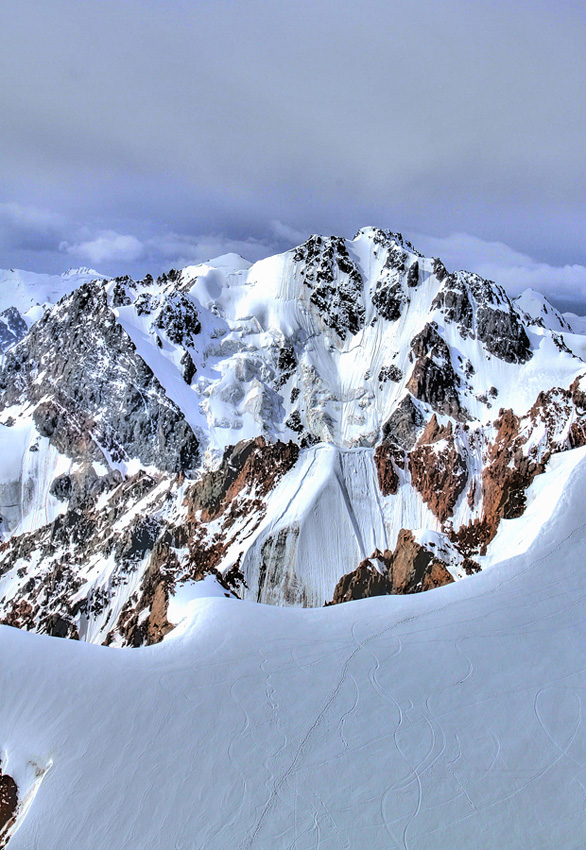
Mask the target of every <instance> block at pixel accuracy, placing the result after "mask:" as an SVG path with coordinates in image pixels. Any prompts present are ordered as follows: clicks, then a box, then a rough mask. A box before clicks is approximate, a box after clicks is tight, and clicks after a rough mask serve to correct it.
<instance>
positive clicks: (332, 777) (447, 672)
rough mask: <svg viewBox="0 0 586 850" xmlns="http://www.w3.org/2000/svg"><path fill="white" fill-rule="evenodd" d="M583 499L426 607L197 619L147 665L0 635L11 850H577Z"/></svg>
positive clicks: (581, 810) (564, 500)
mask: <svg viewBox="0 0 586 850" xmlns="http://www.w3.org/2000/svg"><path fill="white" fill-rule="evenodd" d="M580 451H582V452H583V450H580ZM585 487H586V460H585V459H584V458H583V459H582V460H581V461H580V463H578V464H577V466H576V467H575V469H574V470H573V472H572V473H571V474H570V477H569V481H568V484H567V486H566V487H565V489H564V495H562V497H561V499H560V501H559V503H558V507H557V508H556V510H555V512H554V513H553V515H552V516H551V517H550V519H549V520H548V521H547V522H546V523H545V525H544V526H543V528H542V530H541V531H540V533H539V534H538V536H537V537H536V539H535V541H534V543H533V545H532V546H531V547H530V549H529V550H528V551H527V552H526V553H525V554H523V555H521V556H519V557H518V558H516V559H514V560H510V561H508V562H505V563H501V564H499V565H495V566H493V567H491V568H490V569H487V570H486V571H485V572H483V573H482V574H479V575H477V576H475V577H474V578H472V579H470V580H469V581H465V582H458V583H456V584H452V585H449V586H446V587H442V588H439V589H437V590H435V591H432V592H430V593H424V594H416V595H413V596H406V597H392V596H390V597H380V598H376V599H369V600H364V601H360V602H356V603H354V604H350V605H340V606H335V607H333V608H327V609H320V610H301V609H279V608H275V607H272V606H261V605H254V604H252V603H244V602H237V601H233V600H226V599H211V598H209V599H199V600H195V601H194V602H193V603H191V605H192V608H191V615H192V616H191V619H190V620H189V622H188V623H187V624H185V625H184V626H183V627H182V628H181V629H178V630H176V631H175V632H174V633H173V635H171V636H170V637H169V638H168V639H167V640H166V641H165V642H164V643H163V644H160V645H158V646H155V647H149V648H145V649H138V650H136V651H135V652H125V651H118V650H112V649H107V648H103V647H98V646H92V645H89V644H80V643H77V642H73V641H59V640H56V639H52V638H48V637H42V636H37V635H33V634H27V633H25V632H21V631H19V630H16V629H10V628H7V627H2V628H0V641H1V643H0V693H1V694H2V699H1V701H0V758H1V759H2V766H3V769H4V770H5V771H6V772H8V773H10V775H12V776H13V777H14V778H15V780H16V781H17V783H18V784H19V787H20V789H21V793H22V794H23V795H24V794H27V793H29V791H30V792H31V793H30V795H29V799H30V798H32V796H33V793H32V792H34V791H36V796H35V797H34V799H33V800H32V803H31V805H30V809H29V811H28V813H27V814H26V816H25V817H24V818H23V819H22V821H21V825H20V827H19V829H18V831H17V832H16V833H15V834H14V836H13V838H12V839H11V841H10V845H9V848H10V850H35V848H36V850H45V848H75V850H102V848H103V850H170V848H171V850H173V848H174V850H195V848H202V847H205V848H206V850H249V848H271V850H286V848H287V849H288V850H292V848H296V850H306V848H307V850H308V848H320V850H340V848H358V847H365V848H366V847H367V848H370V850H377V848H381V850H383V848H384V850H389V848H401V849H402V850H437V848H455V849H456V848H457V850H468V848H469V850H478V848H482V850H491V849H492V848H494V850H497V848H498V850H506V849H507V848H510V850H518V849H519V848H525V847H531V848H532V850H540V848H542V850H552V848H556V850H573V849H574V848H578V847H583V846H584V844H585V843H586V810H585V796H586V726H585V725H584V723H583V710H584V709H583V701H584V697H585V695H586V652H585V651H584V646H585V644H584V640H583V638H584V628H585V627H584V623H585V622H586V573H585V571H584V563H583V556H582V551H583V546H584V543H585V541H586V523H585V521H584V513H583V508H582V493H583V492H584V488H585ZM539 498H540V496H539V494H536V496H535V499H537V500H538V499H539Z"/></svg>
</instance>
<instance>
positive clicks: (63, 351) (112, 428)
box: [0, 281, 199, 472]
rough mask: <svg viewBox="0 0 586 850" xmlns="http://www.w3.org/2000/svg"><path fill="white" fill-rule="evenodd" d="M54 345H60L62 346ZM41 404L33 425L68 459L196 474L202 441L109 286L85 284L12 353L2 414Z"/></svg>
mask: <svg viewBox="0 0 586 850" xmlns="http://www.w3.org/2000/svg"><path fill="white" fill-rule="evenodd" d="M56 341H58V345H57V346H56V344H55V343H56ZM25 400H26V402H27V403H28V404H31V405H35V411H34V416H35V423H36V425H37V429H38V431H39V433H40V434H41V435H42V436H47V437H49V439H50V440H51V441H52V442H53V443H54V445H55V446H56V447H57V448H58V449H59V451H60V452H62V453H63V454H68V455H70V456H73V457H76V458H80V459H81V458H86V457H89V458H91V459H92V460H98V461H102V462H107V461H106V459H105V456H104V452H106V453H107V454H108V455H109V456H110V457H112V458H113V459H114V460H123V459H129V458H132V457H136V458H138V459H139V460H140V461H141V462H142V463H143V464H144V465H147V466H148V465H150V464H152V465H154V466H156V467H157V468H158V469H161V470H164V471H166V472H179V471H185V472H193V470H194V469H195V468H196V466H197V464H198V460H199V443H198V440H197V438H196V436H195V434H194V433H193V431H192V429H191V427H190V426H189V425H188V424H187V422H186V421H185V418H184V416H183V414H182V413H181V411H180V410H179V409H178V407H177V406H176V405H175V404H174V403H173V402H172V401H171V400H170V399H169V398H168V396H167V395H166V393H165V390H164V388H163V387H162V385H161V384H160V383H159V381H158V380H157V379H156V378H155V376H154V374H153V372H152V370H151V369H150V368H149V367H148V366H147V364H146V363H145V362H144V360H143V359H142V358H141V357H140V356H139V355H138V353H137V350H136V347H135V345H134V343H133V342H132V340H131V339H130V337H129V336H128V334H127V333H126V332H125V331H124V330H123V328H122V327H121V325H120V324H118V322H117V321H116V319H115V317H114V315H113V314H112V312H111V311H110V309H109V307H108V304H107V297H106V292H105V290H104V287H103V285H102V284H101V283H100V282H98V281H94V282H91V283H87V284H84V285H82V286H81V287H80V288H79V289H77V290H76V291H75V292H74V293H73V295H71V296H70V297H69V298H66V299H63V300H62V301H61V302H60V303H59V305H58V306H57V307H56V308H54V309H53V310H52V311H50V312H48V313H47V314H46V315H45V316H44V317H43V318H42V319H41V320H40V321H39V322H37V323H36V325H34V327H33V328H32V330H31V332H30V333H29V334H28V336H27V337H26V338H25V339H24V340H23V341H22V342H21V343H20V344H19V345H18V346H17V347H16V348H13V349H11V350H10V351H9V352H8V353H7V355H6V360H5V363H4V367H3V369H2V371H1V372H0V411H1V410H3V409H5V408H7V407H10V406H11V405H15V404H17V403H19V402H20V403H23V402H24V401H25Z"/></svg>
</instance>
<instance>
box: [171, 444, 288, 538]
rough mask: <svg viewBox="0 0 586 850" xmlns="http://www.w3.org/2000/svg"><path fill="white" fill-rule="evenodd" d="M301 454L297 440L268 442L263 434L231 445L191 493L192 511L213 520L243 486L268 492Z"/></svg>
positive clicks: (189, 496)
mask: <svg viewBox="0 0 586 850" xmlns="http://www.w3.org/2000/svg"><path fill="white" fill-rule="evenodd" d="M298 457H299V446H297V444H296V443H292V442H290V443H275V444H270V443H267V441H266V440H265V438H264V437H256V438H255V439H254V440H248V441H243V442H241V443H238V445H236V446H230V447H229V448H228V449H227V450H226V452H225V453H224V457H223V458H222V463H221V465H220V467H219V469H217V470H215V471H214V472H209V473H206V474H205V475H204V476H203V478H202V479H201V481H199V482H198V483H197V484H196V485H194V486H193V488H192V489H191V492H190V494H189V495H188V497H187V498H188V503H189V511H190V515H193V514H195V513H196V512H198V511H201V521H202V522H211V521H212V520H213V519H217V517H218V516H220V514H221V513H223V512H224V511H225V510H226V509H227V507H228V506H229V504H230V503H231V502H233V501H234V499H235V498H236V496H237V495H238V494H239V493H240V492H241V490H243V488H244V487H246V486H247V485H248V486H253V487H254V488H255V492H256V494H257V495H258V496H266V495H267V493H269V492H270V491H271V490H272V489H273V487H274V485H275V482H276V481H277V480H278V479H279V478H281V477H282V476H283V475H284V474H285V473H286V472H288V471H289V469H291V468H292V467H293V466H294V465H295V463H296V462H297V458H298Z"/></svg>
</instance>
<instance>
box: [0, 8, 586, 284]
mask: <svg viewBox="0 0 586 850" xmlns="http://www.w3.org/2000/svg"><path fill="white" fill-rule="evenodd" d="M0 31H2V33H3V49H2V51H1V52H0V74H1V76H2V79H3V81H4V84H3V86H2V87H1V90H0V108H1V110H2V122H3V126H2V134H1V139H0V157H1V161H2V164H3V169H2V173H1V175H0V202H2V203H3V205H4V207H6V205H11V204H12V205H14V208H11V209H12V213H11V214H12V218H10V216H9V215H8V214H6V215H4V214H3V212H2V209H3V207H0V231H1V233H0V265H3V266H6V265H27V266H28V267H31V268H34V269H36V270H39V271H42V270H45V269H46V270H48V271H53V270H55V271H56V270H58V267H59V263H63V260H64V259H65V253H64V252H63V251H60V250H59V245H60V244H61V243H66V251H67V252H68V253H67V257H68V258H74V259H79V260H83V261H84V262H85V261H86V260H87V261H88V262H90V263H93V262H96V263H97V262H100V258H101V262H102V263H103V264H104V265H107V266H108V268H107V269H105V270H106V271H107V272H108V273H110V272H115V271H116V272H117V271H124V270H125V269H124V268H123V266H124V264H127V265H128V267H129V270H130V271H134V270H137V269H138V268H139V267H140V268H142V266H146V265H147V264H149V263H150V264H155V265H156V264H157V263H158V262H161V263H162V262H163V261H164V259H165V258H169V259H181V258H186V259H188V260H191V258H194V259H200V258H201V257H200V254H201V253H202V252H203V251H205V250H211V249H212V248H213V245H214V244H218V245H219V246H220V247H222V246H223V245H228V244H235V245H237V246H240V248H241V249H242V250H241V251H240V253H245V252H246V251H247V249H248V253H249V255H251V257H252V258H253V259H256V258H257V256H258V255H260V254H261V253H262V252H263V251H264V250H266V251H267V252H268V253H270V252H271V250H273V249H276V250H278V249H279V248H282V247H286V245H287V244H288V243H289V242H291V241H293V242H294V241H299V240H298V238H297V236H296V235H295V234H297V235H299V234H301V235H303V234H306V233H309V232H316V231H321V232H326V233H340V234H346V235H351V234H352V233H353V232H354V231H355V230H356V229H358V227H360V226H363V225H366V224H378V225H380V226H383V227H390V228H392V229H395V230H402V231H407V232H420V233H426V234H432V235H433V236H434V237H435V238H438V239H448V240H449V239H450V234H451V233H468V234H472V235H473V236H474V237H475V238H477V239H479V240H481V241H482V242H490V243H494V242H502V243H504V244H506V245H510V246H512V250H513V251H515V252H517V253H519V254H522V255H525V256H526V257H530V258H534V260H533V261H532V262H534V263H535V264H537V265H539V264H543V265H544V266H548V267H551V268H553V269H557V270H560V271H559V277H557V278H555V275H552V276H550V278H549V280H550V283H551V287H553V288H555V287H557V286H559V287H560V291H562V290H564V287H567V285H568V280H569V278H568V277H567V276H566V275H567V274H570V272H567V271H566V270H565V266H566V265H568V266H569V268H572V267H574V266H582V265H584V263H585V262H586V256H585V250H584V245H585V244H586V239H585V236H586V233H585V230H586V227H585V223H584V222H585V216H584V209H583V199H584V197H585V195H586V165H585V164H584V158H583V139H584V136H585V133H586V109H585V108H584V106H585V103H584V101H585V93H584V85H583V80H584V78H585V76H586V55H585V51H584V49H583V45H584V43H585V36H586V22H585V15H584V11H583V7H582V5H580V4H578V3H575V2H570V1H569V0H561V2H558V3H555V4H554V3H553V2H543V0H531V2H529V0H518V2H516V3H513V4H511V3H505V2H503V0H495V2H493V3H489V4H487V3H479V2H476V0H472V2H470V0H444V2H442V3H436V2H431V0H421V2H419V3H416V4H415V3H412V2H410V0H409V2H408V0H389V2H387V3H381V2H380V0H364V2H363V3H361V4H360V5H357V4H341V3H339V2H337V0H320V2H319V3H315V2H311V3H310V2H308V0H298V2H296V3H293V2H292V0H282V2H279V3H266V2H261V0H249V2H247V3H240V2H236V0H219V2H217V3H214V4H211V3H200V2H195V0H190V2H187V0H174V2H165V3H163V2H162V0H151V2H149V3H144V2H139V0H125V2H124V3H120V2H119V0H84V2H83V3H79V2H74V0H52V2H51V3H50V4H49V3H46V2H45V0H4V2H3V3H2V4H1V5H0ZM31 208H34V209H36V210H50V211H55V212H51V213H49V214H48V215H49V217H50V219H51V221H45V222H44V223H43V222H42V221H40V220H39V221H36V222H35V221H32V222H30V221H29V222H26V221H23V220H21V221H20V223H18V221H17V220H16V219H17V218H18V215H17V213H16V212H15V210H18V209H20V210H26V209H31ZM53 219H54V220H53ZM279 222H280V223H281V224H279ZM283 223H284V224H283ZM190 234H196V235H195V236H192V235H190ZM202 234H203V235H202ZM206 234H207V236H206ZM133 240H136V242H134V241H133ZM206 240H207V243H206ZM206 245H209V248H208V247H206ZM92 256H93V257H94V258H95V261H92V260H91V259H90V258H91V257H92ZM84 258H85V259H84ZM141 264H142V265H141ZM515 267H516V268H521V267H523V268H525V269H526V268H527V264H526V263H525V264H523V263H521V264H520V265H518V266H515ZM524 273H525V274H528V273H527V272H526V271H525V272H524ZM556 274H557V272H556ZM554 278H555V279H554ZM580 285H581V284H580Z"/></svg>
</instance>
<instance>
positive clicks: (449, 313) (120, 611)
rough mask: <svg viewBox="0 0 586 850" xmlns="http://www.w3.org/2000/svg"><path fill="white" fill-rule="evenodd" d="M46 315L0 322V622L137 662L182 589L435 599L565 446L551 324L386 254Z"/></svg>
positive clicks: (121, 297) (99, 300)
mask: <svg viewBox="0 0 586 850" xmlns="http://www.w3.org/2000/svg"><path fill="white" fill-rule="evenodd" d="M62 294H63V297H62V298H61V300H60V301H59V302H58V303H56V304H53V305H51V304H47V305H46V307H45V308H44V309H39V308H38V307H36V308H35V311H36V312H34V316H31V315H29V314H28V313H26V310H25V312H22V310H21V307H22V305H20V306H19V305H16V306H15V307H14V310H8V311H5V312H4V313H3V314H2V315H1V316H0V347H2V346H4V348H5V349H6V353H5V356H4V361H3V366H2V369H1V371H0V518H1V519H0V538H1V541H2V542H1V543H0V622H4V623H10V624H12V625H15V626H19V627H21V628H26V629H31V630H35V631H40V632H44V633H48V634H52V635H56V636H61V637H69V638H73V639H75V638H79V639H81V640H92V641H97V642H105V643H110V644H113V645H133V646H134V645H142V644H145V643H155V642H158V641H160V640H163V639H164V638H165V636H166V635H167V634H168V633H169V631H170V630H171V629H172V628H173V626H174V625H175V624H176V623H177V622H178V621H179V619H180V618H181V617H182V616H183V612H184V610H185V606H188V605H189V600H190V599H191V598H192V597H194V596H197V594H198V593H201V592H206V593H208V592H213V593H217V594H220V595H224V594H227V595H230V596H235V595H238V596H243V597H245V598H246V599H251V600H256V601H260V602H263V603H270V604H279V605H299V606H303V605H322V604H324V602H325V601H326V600H328V599H332V597H334V598H335V599H336V601H340V600H341V599H349V598H358V597H360V596H365V595H366V596H368V595H374V594H376V593H381V592H384V593H387V592H390V593H412V592H418V591H420V590H424V589H429V588H433V587H434V586H438V585H441V584H444V583H446V581H449V580H452V579H453V578H462V577H463V576H464V575H466V574H469V573H472V572H475V571H476V570H477V569H479V568H480V567H481V566H482V564H483V563H484V560H483V559H484V558H485V557H486V558H490V553H491V551H492V550H491V546H492V544H493V541H494V539H495V536H497V533H498V532H499V530H500V529H502V528H503V526H502V525H501V520H502V519H513V518H519V517H521V516H522V515H523V512H524V509H525V504H526V502H527V501H528V500H529V501H530V500H531V486H532V483H533V482H535V481H536V480H537V477H538V476H539V475H540V474H542V473H543V472H544V471H545V472H547V470H548V462H549V458H551V456H552V455H554V454H556V453H559V452H562V451H571V450H574V449H576V448H579V447H581V446H584V445H586V379H585V378H584V374H585V372H586V367H585V366H584V362H583V361H582V360H581V359H580V356H579V355H580V352H581V351H582V350H583V347H581V346H582V343H579V344H578V343H577V342H576V340H577V339H579V337H578V336H577V335H575V334H572V333H571V332H570V327H569V325H568V323H567V322H566V320H565V319H564V318H563V317H562V316H561V315H560V314H558V313H557V312H556V311H554V310H553V308H551V310H550V308H549V307H548V306H547V305H546V304H545V303H544V302H543V300H541V301H539V299H537V301H536V299H535V298H534V297H533V296H531V297H528V296H527V297H524V298H522V299H520V301H519V302H517V301H515V302H513V301H511V300H510V299H509V298H508V297H507V295H506V293H505V292H504V291H503V290H502V289H501V288H500V287H499V286H498V285H496V284H494V283H492V282H490V281H484V280H482V279H481V278H479V277H478V276H477V275H474V274H470V273H467V272H457V273H448V271H447V270H446V268H445V267H444V266H443V264H442V263H441V261H440V260H437V259H427V258H425V257H423V256H422V255H421V254H419V253H418V252H417V251H416V250H415V249H414V248H413V246H412V245H410V243H409V242H407V241H406V240H405V239H403V237H402V236H401V235H400V234H397V233H393V232H390V231H384V230H377V229H374V228H365V229H363V230H361V231H359V232H358V233H357V234H356V236H355V238H354V239H353V240H344V239H340V238H338V237H327V238H326V237H319V236H314V237H311V238H310V239H309V240H307V242H305V243H304V244H303V245H301V246H300V247H299V248H297V249H295V250H292V251H290V252H287V253H286V254H283V255H281V256H278V257H272V258H268V259H266V260H263V261H262V262H260V263H256V264H254V265H252V266H251V265H250V264H249V263H246V262H245V261H243V260H242V259H241V258H238V257H236V256H227V257H223V258H219V259H218V260H217V261H210V263H208V264H203V265H200V266H192V267H188V268H186V269H183V270H171V271H170V272H168V273H167V274H165V275H160V276H159V277H158V278H157V279H154V278H153V277H151V276H149V275H147V276H146V277H145V278H144V279H143V280H141V281H134V280H132V279H131V278H129V277H127V276H125V277H118V278H115V279H113V280H109V281H108V280H104V279H99V276H98V275H96V279H93V280H88V279H87V276H85V277H83V276H82V277H81V278H80V280H79V285H78V286H77V288H76V287H75V285H72V286H67V287H64V288H63V291H62ZM537 302H538V303H537ZM31 303H32V302H31ZM536 304H537V306H535V305H536ZM22 309H24V308H22ZM19 311H20V312H19ZM39 316H40V317H41V318H38V317H39ZM33 318H37V319H38V321H36V322H35V323H33ZM574 349H575V350H574ZM432 544H433V545H432ZM499 545H500V544H499ZM434 546H435V547H436V548H434ZM377 548H378V550H380V551H379V555H377V556H376V557H375V556H372V557H370V558H369V557H367V556H368V553H369V552H374V551H375V550H377ZM381 553H382V554H381ZM483 553H487V554H486V556H485V555H484V554H483ZM356 564H358V565H359V567H358V568H357V567H356ZM341 576H343V579H341V578H340V577H341Z"/></svg>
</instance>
